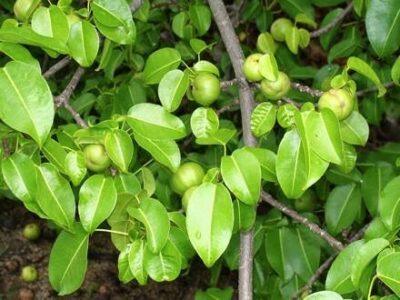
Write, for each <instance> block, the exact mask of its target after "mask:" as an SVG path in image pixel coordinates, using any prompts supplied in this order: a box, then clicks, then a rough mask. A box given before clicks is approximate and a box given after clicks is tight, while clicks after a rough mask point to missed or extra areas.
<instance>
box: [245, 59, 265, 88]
mask: <svg viewBox="0 0 400 300" xmlns="http://www.w3.org/2000/svg"><path fill="white" fill-rule="evenodd" d="M261 57H262V54H260V53H255V54H251V55H249V56H248V57H247V58H246V60H245V61H244V64H243V73H244V76H246V78H247V80H248V81H252V82H254V81H260V80H262V79H263V76H262V75H261V73H260V70H259V68H258V61H259V60H260V58H261Z"/></svg>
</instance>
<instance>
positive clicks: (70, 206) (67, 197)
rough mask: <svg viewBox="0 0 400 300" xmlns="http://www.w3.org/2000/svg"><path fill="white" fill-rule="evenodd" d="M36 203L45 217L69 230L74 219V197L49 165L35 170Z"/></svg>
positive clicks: (63, 179) (69, 188) (63, 180)
mask: <svg viewBox="0 0 400 300" xmlns="http://www.w3.org/2000/svg"><path fill="white" fill-rule="evenodd" d="M36 178H37V192H36V201H37V203H38V204H39V206H40V208H41V209H42V210H43V212H44V213H45V215H46V216H47V217H48V218H49V219H51V220H52V221H54V222H55V223H56V224H57V225H59V226H61V227H63V228H64V229H67V230H70V229H71V228H72V226H73V223H74V219H75V197H74V193H73V192H72V189H71V186H70V185H69V182H68V181H67V180H66V179H65V178H64V177H62V176H61V175H60V174H59V173H58V171H57V169H56V168H55V167H54V166H53V165H51V164H42V165H41V166H39V167H37V168H36Z"/></svg>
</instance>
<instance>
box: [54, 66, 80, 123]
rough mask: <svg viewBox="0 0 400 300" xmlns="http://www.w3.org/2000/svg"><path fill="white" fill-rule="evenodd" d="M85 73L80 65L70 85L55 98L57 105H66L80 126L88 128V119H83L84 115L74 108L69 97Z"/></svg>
mask: <svg viewBox="0 0 400 300" xmlns="http://www.w3.org/2000/svg"><path fill="white" fill-rule="evenodd" d="M83 73H85V70H84V69H83V68H81V67H79V68H78V69H77V70H76V71H75V73H74V75H73V76H72V78H71V81H70V82H69V83H68V85H67V86H66V87H65V89H64V90H63V91H62V93H61V94H60V95H58V96H57V97H55V98H54V103H55V105H56V107H61V106H62V107H65V109H67V110H68V111H69V112H70V113H71V115H72V117H73V118H74V120H75V122H76V123H77V124H78V125H79V126H81V127H83V128H87V127H88V125H87V123H86V121H85V120H84V119H82V117H81V116H80V115H79V113H78V112H77V111H76V110H74V108H73V107H72V106H71V105H70V104H69V99H70V98H71V95H72V93H73V92H74V90H75V89H76V87H77V85H78V83H79V81H80V80H81V77H82V75H83Z"/></svg>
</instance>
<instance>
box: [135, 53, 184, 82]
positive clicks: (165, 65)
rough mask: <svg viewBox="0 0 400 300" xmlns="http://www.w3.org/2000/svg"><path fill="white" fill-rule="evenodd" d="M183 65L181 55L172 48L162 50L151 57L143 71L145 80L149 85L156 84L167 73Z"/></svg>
mask: <svg viewBox="0 0 400 300" xmlns="http://www.w3.org/2000/svg"><path fill="white" fill-rule="evenodd" d="M180 64H181V55H180V54H179V52H178V51H177V50H175V49H172V48H162V49H159V50H157V51H155V52H153V53H152V54H150V55H149V57H148V59H147V61H146V65H145V66H144V70H143V79H144V82H145V83H147V84H156V83H159V82H160V80H161V79H162V78H163V77H164V75H165V74H166V73H168V72H169V71H171V70H174V69H176V68H177V67H178V66H179V65H180Z"/></svg>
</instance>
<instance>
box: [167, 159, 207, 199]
mask: <svg viewBox="0 0 400 300" xmlns="http://www.w3.org/2000/svg"><path fill="white" fill-rule="evenodd" d="M204 175H205V174H204V170H203V168H202V167H201V166H200V165H199V164H197V163H195V162H188V163H184V164H182V165H181V166H180V167H179V168H178V170H177V171H176V172H175V173H174V174H173V175H172V178H171V182H170V183H171V188H172V190H173V191H174V192H175V193H177V194H179V195H183V194H184V193H185V192H186V191H187V190H188V189H189V188H191V187H193V186H196V185H199V184H201V182H202V180H203V177H204Z"/></svg>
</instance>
